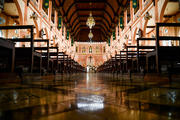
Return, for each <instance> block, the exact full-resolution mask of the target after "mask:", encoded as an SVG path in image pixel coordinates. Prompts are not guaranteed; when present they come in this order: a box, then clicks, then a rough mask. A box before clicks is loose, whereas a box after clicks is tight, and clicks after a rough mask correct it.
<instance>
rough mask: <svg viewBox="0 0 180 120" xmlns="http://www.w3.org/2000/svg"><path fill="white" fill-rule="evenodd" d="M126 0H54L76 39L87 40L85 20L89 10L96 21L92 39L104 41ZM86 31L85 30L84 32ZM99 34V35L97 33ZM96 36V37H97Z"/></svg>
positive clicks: (87, 30) (110, 32)
mask: <svg viewBox="0 0 180 120" xmlns="http://www.w3.org/2000/svg"><path fill="white" fill-rule="evenodd" d="M127 1H128V0H56V4H57V7H58V10H59V11H60V13H61V15H62V16H63V21H64V22H65V24H66V25H67V28H68V29H69V30H70V34H71V35H72V36H74V38H75V40H77V41H87V40H88V34H89V28H88V27H87V26H86V20H87V18H88V17H89V13H90V11H92V15H93V17H94V19H95V21H96V25H95V26H94V27H93V29H92V32H93V34H94V37H93V41H106V39H107V38H108V37H109V36H110V35H111V34H112V30H113V29H115V26H116V25H117V23H118V21H119V16H120V14H121V13H122V11H123V10H124V8H125V6H126V5H127ZM85 31H86V32H85ZM99 34H100V35H99ZM97 36H98V37H97Z"/></svg>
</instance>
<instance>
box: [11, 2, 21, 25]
mask: <svg viewBox="0 0 180 120" xmlns="http://www.w3.org/2000/svg"><path fill="white" fill-rule="evenodd" d="M13 1H14V3H15V5H16V7H17V10H18V14H19V24H20V25H23V15H22V11H21V7H20V5H19V3H18V1H17V0H13Z"/></svg>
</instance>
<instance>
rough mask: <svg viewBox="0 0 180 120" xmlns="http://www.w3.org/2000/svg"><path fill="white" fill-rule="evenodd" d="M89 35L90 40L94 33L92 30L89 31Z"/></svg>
mask: <svg viewBox="0 0 180 120" xmlns="http://www.w3.org/2000/svg"><path fill="white" fill-rule="evenodd" d="M88 37H89V39H90V40H91V39H92V38H93V33H92V31H91V30H90V32H89V34H88Z"/></svg>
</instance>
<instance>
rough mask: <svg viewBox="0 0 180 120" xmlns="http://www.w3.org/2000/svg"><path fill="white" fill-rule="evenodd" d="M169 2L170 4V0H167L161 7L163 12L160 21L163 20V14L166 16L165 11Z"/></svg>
mask: <svg viewBox="0 0 180 120" xmlns="http://www.w3.org/2000/svg"><path fill="white" fill-rule="evenodd" d="M167 4H168V0H165V2H164V4H163V7H162V9H161V13H160V22H163V16H164V12H165V9H166V6H167Z"/></svg>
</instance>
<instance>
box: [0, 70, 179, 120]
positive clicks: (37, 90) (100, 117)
mask: <svg viewBox="0 0 180 120" xmlns="http://www.w3.org/2000/svg"><path fill="white" fill-rule="evenodd" d="M179 86H180V83H179V82H173V83H172V84H159V83H156V82H144V81H143V80H142V79H139V78H138V79H133V82H132V81H130V80H129V79H128V77H127V76H123V77H122V76H117V75H112V74H97V73H88V74H85V73H84V74H72V75H69V74H65V75H57V76H56V77H54V76H42V77H35V76H33V77H32V76H27V77H26V82H25V84H23V85H22V84H15V83H14V84H1V85H0V120H25V119H26V120H38V119H39V120H144V119H146V120H159V119H162V120H177V119H180V112H179V111H180V89H179V88H180V87H179Z"/></svg>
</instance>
